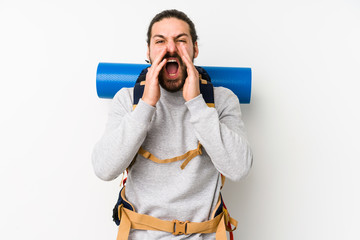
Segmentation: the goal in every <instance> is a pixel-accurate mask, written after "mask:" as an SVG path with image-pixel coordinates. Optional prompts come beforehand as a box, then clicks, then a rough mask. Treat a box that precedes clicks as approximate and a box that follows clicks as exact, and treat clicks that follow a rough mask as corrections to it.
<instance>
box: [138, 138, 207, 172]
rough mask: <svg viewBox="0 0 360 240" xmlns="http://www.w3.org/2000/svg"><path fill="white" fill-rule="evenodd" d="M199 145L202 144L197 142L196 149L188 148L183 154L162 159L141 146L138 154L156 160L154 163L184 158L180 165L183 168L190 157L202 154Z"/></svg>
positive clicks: (170, 161)
mask: <svg viewBox="0 0 360 240" xmlns="http://www.w3.org/2000/svg"><path fill="white" fill-rule="evenodd" d="M201 147H202V146H201V144H200V142H199V144H198V146H197V148H196V149H193V150H190V151H188V152H187V153H185V154H183V155H181V156H178V157H174V158H168V159H163V160H161V159H158V158H157V157H155V156H154V155H153V154H151V153H150V152H148V151H146V150H145V149H143V148H142V147H140V149H139V151H138V154H140V155H141V156H143V157H144V158H147V159H150V160H151V161H153V162H156V163H172V162H176V161H179V160H183V159H185V158H186V160H185V161H184V162H183V164H182V165H181V169H184V168H185V167H186V165H187V164H188V163H189V162H190V160H191V159H193V158H194V157H196V156H197V155H201V154H202V151H201Z"/></svg>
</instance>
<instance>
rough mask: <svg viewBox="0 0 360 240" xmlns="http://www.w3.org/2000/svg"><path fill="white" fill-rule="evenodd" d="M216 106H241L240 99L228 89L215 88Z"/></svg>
mask: <svg viewBox="0 0 360 240" xmlns="http://www.w3.org/2000/svg"><path fill="white" fill-rule="evenodd" d="M214 100H215V106H222V105H224V104H225V105H227V104H240V103H239V99H238V97H237V96H236V95H235V94H234V93H233V91H231V90H230V89H228V88H225V87H214Z"/></svg>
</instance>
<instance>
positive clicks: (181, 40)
mask: <svg viewBox="0 0 360 240" xmlns="http://www.w3.org/2000/svg"><path fill="white" fill-rule="evenodd" d="M177 41H178V42H183V43H186V40H185V39H178V40H177Z"/></svg>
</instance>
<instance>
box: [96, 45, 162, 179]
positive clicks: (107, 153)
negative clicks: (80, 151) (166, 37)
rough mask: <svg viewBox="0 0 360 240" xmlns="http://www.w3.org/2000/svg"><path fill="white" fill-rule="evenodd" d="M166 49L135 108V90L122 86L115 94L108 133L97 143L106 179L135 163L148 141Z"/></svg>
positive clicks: (98, 162)
mask: <svg viewBox="0 0 360 240" xmlns="http://www.w3.org/2000/svg"><path fill="white" fill-rule="evenodd" d="M165 53H166V49H165V48H164V49H162V51H161V52H160V54H159V55H158V56H157V58H156V59H155V61H154V62H153V63H152V65H151V67H149V68H148V72H147V74H146V80H145V89H144V94H143V96H142V98H141V99H140V101H139V103H138V105H137V107H136V108H135V109H134V111H131V109H132V106H133V103H132V94H130V93H129V89H121V90H120V91H119V92H118V93H117V94H116V95H115V97H114V100H113V105H112V109H111V111H110V113H109V120H108V123H107V126H106V130H105V133H104V135H103V137H102V138H101V139H100V141H99V142H98V143H97V144H96V145H95V148H94V151H93V155H92V162H93V166H94V170H95V174H96V175H97V176H98V177H99V178H101V179H103V180H113V179H115V178H116V177H118V176H119V175H120V174H121V173H122V172H124V170H125V169H126V168H127V167H128V166H129V165H130V164H131V162H132V160H133V158H134V157H135V155H136V153H137V152H138V150H139V148H140V146H141V144H142V143H143V142H144V140H145V138H146V134H147V130H148V127H149V125H150V121H151V119H152V116H153V115H154V113H155V105H156V103H157V101H158V100H159V98H160V87H159V81H158V76H159V72H160V71H161V69H162V67H163V66H164V65H165V64H166V59H163V57H164V55H165Z"/></svg>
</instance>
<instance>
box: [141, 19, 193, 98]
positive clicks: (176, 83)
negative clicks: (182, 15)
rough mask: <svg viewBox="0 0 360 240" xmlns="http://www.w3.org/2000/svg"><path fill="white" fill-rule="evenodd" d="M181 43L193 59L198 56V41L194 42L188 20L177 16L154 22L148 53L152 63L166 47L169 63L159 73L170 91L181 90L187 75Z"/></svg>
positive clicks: (161, 80)
mask: <svg viewBox="0 0 360 240" xmlns="http://www.w3.org/2000/svg"><path fill="white" fill-rule="evenodd" d="M181 45H183V46H185V49H186V52H187V53H188V54H189V56H190V58H191V59H192V60H194V58H196V57H197V55H198V53H199V51H198V46H197V42H195V44H193V42H192V39H191V35H190V29H189V25H188V24H187V23H186V22H184V21H182V20H179V19H177V18H164V19H163V20H161V21H159V22H156V23H154V25H153V26H152V29H151V39H150V45H149V46H148V52H147V55H148V58H149V59H150V61H151V63H152V62H153V61H154V59H155V58H156V57H157V56H158V55H159V54H160V52H161V50H162V49H164V48H165V49H166V54H165V56H164V58H167V63H166V65H165V66H164V67H163V68H162V70H161V71H160V73H159V83H160V85H161V86H162V87H163V88H164V89H166V90H167V91H170V92H176V91H179V90H180V89H181V88H182V87H183V85H184V83H185V79H186V77H187V72H186V65H185V63H184V62H183V61H182V59H181V57H180V51H179V47H180V46H181Z"/></svg>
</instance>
